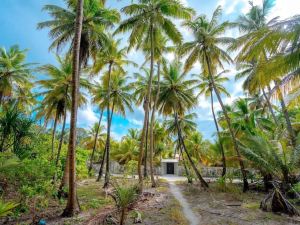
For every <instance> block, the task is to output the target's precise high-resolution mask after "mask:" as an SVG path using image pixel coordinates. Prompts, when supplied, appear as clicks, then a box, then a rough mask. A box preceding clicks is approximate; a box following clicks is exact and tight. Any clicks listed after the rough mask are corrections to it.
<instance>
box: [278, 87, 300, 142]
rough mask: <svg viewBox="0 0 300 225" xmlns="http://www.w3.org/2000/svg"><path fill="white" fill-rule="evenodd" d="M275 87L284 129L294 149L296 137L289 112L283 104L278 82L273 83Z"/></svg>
mask: <svg viewBox="0 0 300 225" xmlns="http://www.w3.org/2000/svg"><path fill="white" fill-rule="evenodd" d="M275 85H276V87H277V92H278V98H279V101H280V105H281V109H282V112H283V115H284V118H285V121H286V127H287V130H288V132H289V135H290V138H291V140H292V141H291V143H292V145H293V147H295V146H296V135H295V132H294V130H293V127H292V123H291V120H290V116H289V112H288V110H287V107H286V104H285V102H284V98H283V95H282V92H281V89H280V86H279V82H278V81H275Z"/></svg>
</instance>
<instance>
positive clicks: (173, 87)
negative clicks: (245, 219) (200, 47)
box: [158, 61, 208, 187]
mask: <svg viewBox="0 0 300 225" xmlns="http://www.w3.org/2000/svg"><path fill="white" fill-rule="evenodd" d="M181 67H182V66H181V64H180V63H179V62H177V61H174V62H172V63H171V64H170V65H169V67H168V68H166V71H164V73H163V77H164V80H163V81H162V83H161V92H160V97H159V101H158V105H159V109H160V112H161V113H162V114H163V115H173V116H174V125H175V129H176V131H177V134H178V140H179V143H180V145H181V146H182V147H183V149H184V151H185V153H186V155H187V157H188V160H189V162H190V164H191V166H192V167H193V169H194V171H195V173H196V175H197V177H198V179H199V181H200V182H201V185H202V186H203V187H208V184H207V183H206V181H205V180H204V179H203V178H202V176H201V174H200V172H199V171H198V169H197V167H196V165H195V163H194V162H193V160H192V158H191V156H190V155H189V152H188V150H187V148H186V146H185V143H184V134H183V133H182V130H181V128H182V127H181V123H180V120H179V117H180V116H182V115H184V114H185V112H186V111H187V110H189V109H191V108H192V107H194V106H195V103H196V98H195V96H194V94H193V88H192V87H191V86H192V85H194V84H195V80H186V75H187V74H186V73H183V74H182V73H181Z"/></svg>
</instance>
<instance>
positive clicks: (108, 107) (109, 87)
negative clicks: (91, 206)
mask: <svg viewBox="0 0 300 225" xmlns="http://www.w3.org/2000/svg"><path fill="white" fill-rule="evenodd" d="M112 65H113V62H111V63H110V64H109V68H108V89H107V135H106V144H105V146H106V147H105V149H106V150H105V151H106V171H105V182H104V186H103V187H104V188H106V187H108V185H109V177H110V174H109V172H110V171H109V167H110V165H109V154H110V128H111V118H110V92H111V71H112Z"/></svg>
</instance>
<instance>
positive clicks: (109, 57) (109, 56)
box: [93, 38, 136, 187]
mask: <svg viewBox="0 0 300 225" xmlns="http://www.w3.org/2000/svg"><path fill="white" fill-rule="evenodd" d="M119 44H120V40H118V41H115V40H113V39H112V38H111V39H110V43H109V45H108V46H107V47H106V49H105V50H103V51H101V52H99V53H98V54H97V56H96V59H95V63H94V66H93V72H94V73H95V74H97V73H99V71H100V70H102V69H103V67H105V66H106V65H107V66H108V73H107V77H105V79H104V83H103V85H107V89H106V90H107V93H106V94H107V97H106V98H105V99H106V104H107V105H106V107H107V118H108V119H107V136H106V137H107V141H106V147H105V152H106V153H104V154H106V173H105V183H104V187H107V185H108V184H109V176H110V174H109V167H110V165H109V152H110V129H111V121H110V118H112V115H110V103H111V101H110V98H111V76H112V72H115V71H117V73H119V75H121V74H124V73H125V71H124V69H123V66H124V65H129V64H132V65H134V66H135V65H136V64H135V63H134V62H132V61H130V60H127V58H126V48H122V49H119ZM120 84H121V83H120ZM114 103H116V104H120V102H118V103H117V102H114ZM119 106H120V105H119ZM120 107H121V106H120ZM100 178H101V174H100V173H99V178H98V179H100Z"/></svg>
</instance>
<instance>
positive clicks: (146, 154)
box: [144, 118, 149, 178]
mask: <svg viewBox="0 0 300 225" xmlns="http://www.w3.org/2000/svg"><path fill="white" fill-rule="evenodd" d="M148 137H149V118H148V121H147V128H146V141H145V142H146V144H145V155H144V178H147V177H148V170H147V167H148V165H147V161H148V140H149V138H148Z"/></svg>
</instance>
